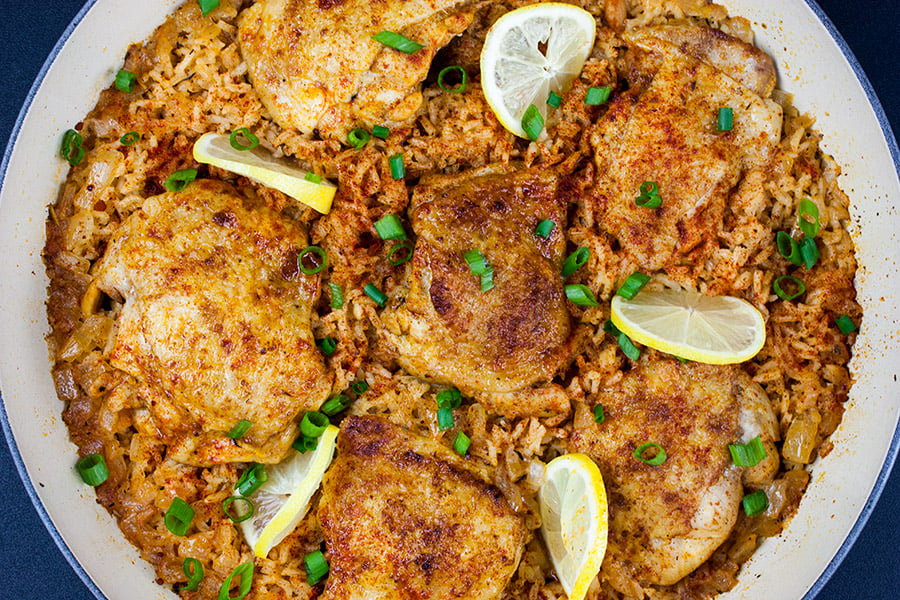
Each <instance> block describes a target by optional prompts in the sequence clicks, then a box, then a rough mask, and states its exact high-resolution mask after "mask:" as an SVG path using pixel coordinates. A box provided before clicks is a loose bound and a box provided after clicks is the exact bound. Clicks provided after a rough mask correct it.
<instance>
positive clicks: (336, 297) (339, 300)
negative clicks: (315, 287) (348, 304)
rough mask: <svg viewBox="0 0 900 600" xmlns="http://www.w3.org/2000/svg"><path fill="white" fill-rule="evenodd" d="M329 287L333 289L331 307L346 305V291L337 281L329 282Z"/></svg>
mask: <svg viewBox="0 0 900 600" xmlns="http://www.w3.org/2000/svg"><path fill="white" fill-rule="evenodd" d="M328 289H329V290H331V308H343V307H344V291H343V290H342V289H341V286H339V285H338V284H336V283H331V282H330V281H329V282H328Z"/></svg>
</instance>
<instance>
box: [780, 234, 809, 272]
mask: <svg viewBox="0 0 900 600" xmlns="http://www.w3.org/2000/svg"><path fill="white" fill-rule="evenodd" d="M775 245H776V246H777V247H778V254H780V255H781V256H783V257H784V258H786V259H788V260H789V261H791V262H792V263H794V264H795V265H797V266H800V265H802V264H803V257H802V256H801V254H800V244H798V243H797V240H795V239H794V238H792V237H791V236H790V235H789V234H787V233H785V232H784V231H779V232H778V233H777V234H775Z"/></svg>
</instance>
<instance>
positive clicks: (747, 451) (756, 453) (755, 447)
mask: <svg viewBox="0 0 900 600" xmlns="http://www.w3.org/2000/svg"><path fill="white" fill-rule="evenodd" d="M728 451H729V452H730V453H731V460H732V461H733V462H734V464H735V465H737V466H739V467H755V466H756V465H758V464H759V461H761V460H762V459H764V458H765V457H766V456H768V454H766V449H765V448H763V443H762V440H761V439H760V437H759V436H756V437H755V438H753V439H752V440H750V441H749V442H747V443H746V444H728Z"/></svg>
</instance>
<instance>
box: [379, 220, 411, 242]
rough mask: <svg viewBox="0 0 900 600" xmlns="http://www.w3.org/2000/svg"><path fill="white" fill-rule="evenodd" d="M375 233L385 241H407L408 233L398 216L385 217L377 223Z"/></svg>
mask: <svg viewBox="0 0 900 600" xmlns="http://www.w3.org/2000/svg"><path fill="white" fill-rule="evenodd" d="M375 231H377V232H378V236H379V237H380V238H381V239H383V240H405V239H406V231H405V230H404V229H403V223H401V222H400V217H398V216H397V215H384V216H383V217H381V218H380V219H378V220H377V221H375Z"/></svg>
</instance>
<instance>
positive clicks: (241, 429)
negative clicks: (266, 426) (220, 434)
mask: <svg viewBox="0 0 900 600" xmlns="http://www.w3.org/2000/svg"><path fill="white" fill-rule="evenodd" d="M252 425H253V421H248V420H246V419H241V420H240V421H238V423H237V425H235V426H234V427H232V428H231V431H229V432H228V433H227V434H226V435H227V436H228V437H230V438H231V439H233V440H239V439H241V438H242V437H244V434H246V433H247V431H248V430H249V429H250V427H251V426H252Z"/></svg>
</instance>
